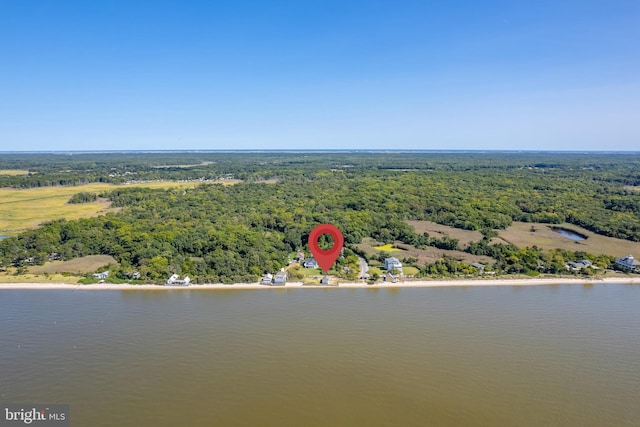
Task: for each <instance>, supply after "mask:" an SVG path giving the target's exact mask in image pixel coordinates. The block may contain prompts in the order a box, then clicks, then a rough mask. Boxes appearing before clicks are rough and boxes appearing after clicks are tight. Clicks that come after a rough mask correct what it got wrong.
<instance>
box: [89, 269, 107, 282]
mask: <svg viewBox="0 0 640 427" xmlns="http://www.w3.org/2000/svg"><path fill="white" fill-rule="evenodd" d="M91 276H93V277H95V278H96V279H101V280H104V279H106V278H107V277H109V272H108V271H103V272H102V273H94V274H92V275H91Z"/></svg>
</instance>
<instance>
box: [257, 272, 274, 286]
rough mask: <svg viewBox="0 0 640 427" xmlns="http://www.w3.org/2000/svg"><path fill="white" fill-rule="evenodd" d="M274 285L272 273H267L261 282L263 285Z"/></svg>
mask: <svg viewBox="0 0 640 427" xmlns="http://www.w3.org/2000/svg"><path fill="white" fill-rule="evenodd" d="M272 283H273V275H272V274H271V273H267V274H265V275H264V276H263V277H262V280H260V284H261V285H271V284H272Z"/></svg>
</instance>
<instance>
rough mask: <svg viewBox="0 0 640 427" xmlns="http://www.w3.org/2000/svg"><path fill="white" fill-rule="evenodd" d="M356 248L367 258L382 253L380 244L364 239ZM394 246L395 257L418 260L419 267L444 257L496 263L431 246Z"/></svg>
mask: <svg viewBox="0 0 640 427" xmlns="http://www.w3.org/2000/svg"><path fill="white" fill-rule="evenodd" d="M355 246H356V247H357V248H359V249H360V250H362V251H364V252H365V253H366V254H367V256H373V257H375V256H377V255H379V254H380V251H379V250H378V249H377V248H376V247H377V246H378V244H377V243H376V242H375V241H374V240H373V239H364V240H363V241H362V243H359V244H357V245H355ZM393 246H394V247H395V248H396V249H395V250H394V252H393V256H395V257H396V258H398V259H400V261H402V258H417V259H418V265H424V264H431V263H434V262H436V261H437V260H439V259H442V258H444V257H449V258H453V259H455V260H458V261H465V262H468V263H473V262H480V263H483V264H487V263H492V262H495V260H494V259H492V258H490V257H487V256H478V255H471V254H468V253H466V252H462V251H451V250H446V249H438V248H434V247H431V246H429V247H427V248H425V249H417V248H416V247H414V246H412V245H407V244H406V243H402V242H394V243H393Z"/></svg>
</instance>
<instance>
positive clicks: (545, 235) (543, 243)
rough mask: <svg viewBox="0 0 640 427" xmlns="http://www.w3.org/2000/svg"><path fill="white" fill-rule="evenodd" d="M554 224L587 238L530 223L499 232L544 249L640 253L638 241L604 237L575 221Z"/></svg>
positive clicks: (521, 244)
mask: <svg viewBox="0 0 640 427" xmlns="http://www.w3.org/2000/svg"><path fill="white" fill-rule="evenodd" d="M554 226H555V227H562V228H566V229H568V230H574V231H576V232H578V233H579V234H582V235H584V236H586V237H587V238H586V239H585V240H578V241H576V240H571V239H569V238H567V237H563V236H561V235H560V234H558V233H556V232H555V231H553V230H552V229H551V226H550V225H549V224H540V223H528V222H514V223H513V225H512V226H511V227H509V228H507V229H506V230H502V231H500V232H499V235H500V237H501V238H502V239H503V240H506V241H507V242H509V243H512V244H514V245H516V246H518V247H524V246H533V245H536V246H538V247H539V248H541V249H554V248H559V249H567V250H570V251H585V252H589V253H593V254H606V255H613V256H618V257H622V256H625V255H629V254H634V255H636V256H640V243H639V242H630V241H628V240H622V239H615V238H613V237H605V236H601V235H599V234H595V233H592V232H591V231H588V230H585V229H584V228H581V227H578V226H575V225H572V224H559V225H554ZM531 227H534V228H535V230H536V231H534V232H532V231H531Z"/></svg>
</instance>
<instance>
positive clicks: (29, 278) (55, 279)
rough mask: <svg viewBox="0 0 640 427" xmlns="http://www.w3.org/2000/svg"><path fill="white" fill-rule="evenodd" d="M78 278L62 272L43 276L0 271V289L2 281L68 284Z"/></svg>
mask: <svg viewBox="0 0 640 427" xmlns="http://www.w3.org/2000/svg"><path fill="white" fill-rule="evenodd" d="M78 280H80V277H75V276H65V275H62V274H52V275H50V276H46V277H45V276H43V275H40V274H30V273H27V274H18V275H14V274H6V273H2V274H0V289H2V286H3V285H2V284H4V283H16V284H17V283H21V284H24V283H33V284H34V285H35V284H38V285H41V286H47V284H50V283H68V284H74V283H78Z"/></svg>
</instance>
